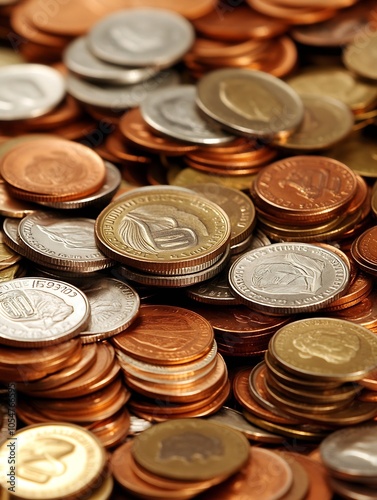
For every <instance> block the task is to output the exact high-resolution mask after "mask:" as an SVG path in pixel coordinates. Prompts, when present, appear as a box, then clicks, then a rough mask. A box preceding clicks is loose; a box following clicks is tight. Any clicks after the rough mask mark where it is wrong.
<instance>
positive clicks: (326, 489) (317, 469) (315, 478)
mask: <svg viewBox="0 0 377 500" xmlns="http://www.w3.org/2000/svg"><path fill="white" fill-rule="evenodd" d="M289 453H290V455H292V457H293V458H294V459H295V460H297V462H298V463H299V464H300V465H302V467H303V468H304V469H305V470H306V473H307V474H308V476H309V478H310V485H309V491H308V493H307V496H306V497H305V499H306V500H318V498H321V499H322V500H331V499H332V498H333V491H332V490H331V487H330V485H329V474H328V472H327V470H326V469H325V467H324V466H323V465H321V464H320V463H318V462H316V461H315V460H312V459H310V458H309V457H307V456H305V455H303V454H300V453H296V452H289Z"/></svg>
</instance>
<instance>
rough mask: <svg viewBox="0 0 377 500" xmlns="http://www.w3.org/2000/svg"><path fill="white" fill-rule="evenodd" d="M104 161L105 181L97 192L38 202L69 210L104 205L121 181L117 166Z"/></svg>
mask: <svg viewBox="0 0 377 500" xmlns="http://www.w3.org/2000/svg"><path fill="white" fill-rule="evenodd" d="M104 163H105V167H106V178H105V183H104V184H103V186H101V188H100V189H99V190H98V191H97V192H95V193H93V194H91V195H90V196H86V197H85V198H81V199H79V200H70V201H42V202H38V204H39V205H43V206H46V207H51V208H59V209H62V210H71V209H78V208H84V207H88V206H92V205H104V204H105V203H107V202H109V201H110V200H111V198H112V197H113V196H114V194H115V193H116V191H117V189H118V188H119V186H120V184H121V182H122V175H121V173H120V170H119V168H117V167H116V166H115V165H113V164H112V163H110V162H109V161H105V162H104Z"/></svg>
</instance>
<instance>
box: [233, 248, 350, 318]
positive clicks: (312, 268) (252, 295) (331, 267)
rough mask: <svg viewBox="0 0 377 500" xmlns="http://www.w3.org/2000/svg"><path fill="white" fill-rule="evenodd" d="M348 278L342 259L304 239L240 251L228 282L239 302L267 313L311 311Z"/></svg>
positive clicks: (338, 291) (335, 294) (330, 297)
mask: <svg viewBox="0 0 377 500" xmlns="http://www.w3.org/2000/svg"><path fill="white" fill-rule="evenodd" d="M349 278H350V273H349V269H348V268H347V266H346V264H345V262H344V260H343V259H341V258H340V257H339V256H338V255H337V254H335V253H334V252H331V251H330V250H327V249H324V248H320V247H318V246H315V245H310V244H306V243H274V244H271V245H269V246H266V247H261V248H259V249H255V250H250V251H249V252H246V253H245V254H243V255H241V256H240V257H239V258H238V259H237V260H236V261H235V262H234V263H233V264H232V266H231V268H230V270H229V283H230V287H231V289H232V291H233V293H234V294H235V295H236V296H237V297H239V299H240V300H241V302H242V303H244V304H245V305H249V306H251V307H252V308H255V309H258V310H261V311H264V312H269V313H270V314H281V315H284V314H292V313H299V312H313V311H316V310H318V309H321V308H322V307H324V306H326V305H328V304H330V303H331V302H332V301H334V300H335V299H337V298H338V297H339V296H340V295H341V293H342V292H343V291H344V290H345V289H346V287H347V285H348V282H349Z"/></svg>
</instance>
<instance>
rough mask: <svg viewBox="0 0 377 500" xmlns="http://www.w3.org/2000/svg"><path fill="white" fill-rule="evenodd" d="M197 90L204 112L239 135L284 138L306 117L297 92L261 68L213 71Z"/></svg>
mask: <svg viewBox="0 0 377 500" xmlns="http://www.w3.org/2000/svg"><path fill="white" fill-rule="evenodd" d="M197 92H198V97H197V104H198V106H199V108H200V109H201V110H202V111H203V113H205V114H206V115H208V116H209V117H210V118H212V119H214V120H215V121H216V122H218V123H221V124H222V125H223V126H224V127H226V128H227V129H230V130H232V131H235V132H236V133H237V134H245V135H253V136H257V137H261V138H266V139H271V138H275V137H284V136H286V135H289V134H291V133H292V132H293V131H294V130H296V129H297V128H298V126H299V125H300V123H301V122H302V119H303V117H304V106H303V104H302V100H301V98H300V97H299V95H298V94H297V93H296V91H295V90H293V89H292V88H291V87H289V86H288V85H287V84H286V83H285V82H283V81H282V80H280V79H279V78H276V77H274V76H272V75H269V74H267V73H264V72H261V71H252V70H247V69H220V70H216V71H212V72H210V73H208V74H207V75H205V76H204V77H203V78H201V80H200V81H199V83H198V86H197Z"/></svg>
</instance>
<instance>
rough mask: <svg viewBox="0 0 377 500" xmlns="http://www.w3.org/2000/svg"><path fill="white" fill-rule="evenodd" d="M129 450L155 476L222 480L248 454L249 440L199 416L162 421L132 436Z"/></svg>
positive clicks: (242, 462)
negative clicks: (132, 442) (132, 441)
mask: <svg viewBox="0 0 377 500" xmlns="http://www.w3.org/2000/svg"><path fill="white" fill-rule="evenodd" d="M132 454H133V457H134V459H135V461H136V462H137V463H138V464H139V465H141V466H142V467H144V468H145V469H146V470H148V471H150V472H152V473H154V474H157V475H159V476H163V477H167V478H171V479H180V480H190V481H198V480H205V479H210V478H213V477H222V478H223V479H224V480H225V479H226V478H227V477H229V476H230V475H232V474H234V473H235V472H237V471H238V470H240V469H241V467H242V466H243V465H244V464H245V463H246V462H247V460H248V458H249V442H248V440H247V439H246V437H245V436H244V435H243V434H242V433H241V432H238V431H235V430H233V429H230V428H229V427H226V426H224V425H221V424H218V423H214V422H208V421H206V420H202V419H180V420H173V421H169V422H164V423H161V424H158V425H155V426H153V427H151V428H150V429H147V430H146V431H144V432H143V433H142V434H139V435H138V436H136V437H135V440H134V445H133V448H132Z"/></svg>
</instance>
